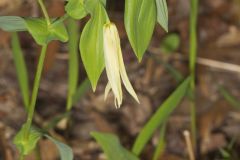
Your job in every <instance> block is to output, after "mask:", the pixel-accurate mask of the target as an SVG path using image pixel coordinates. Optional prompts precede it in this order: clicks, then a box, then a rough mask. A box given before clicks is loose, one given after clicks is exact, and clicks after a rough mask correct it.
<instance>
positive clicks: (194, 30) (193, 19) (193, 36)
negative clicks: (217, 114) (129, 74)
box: [189, 0, 198, 147]
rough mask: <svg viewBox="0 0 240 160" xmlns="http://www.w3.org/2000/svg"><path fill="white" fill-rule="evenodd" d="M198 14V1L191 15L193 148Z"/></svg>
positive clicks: (193, 0)
mask: <svg viewBox="0 0 240 160" xmlns="http://www.w3.org/2000/svg"><path fill="white" fill-rule="evenodd" d="M197 13H198V0H191V13H190V44H189V45H190V50H189V52H190V54H189V59H190V61H189V69H190V74H191V83H190V91H191V93H192V97H191V98H192V102H191V131H192V142H193V146H194V147H195V146H196V137H197V136H196V128H197V127H196V104H195V71H196V58H197Z"/></svg>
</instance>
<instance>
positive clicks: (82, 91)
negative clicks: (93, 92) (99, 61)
mask: <svg viewBox="0 0 240 160" xmlns="http://www.w3.org/2000/svg"><path fill="white" fill-rule="evenodd" d="M90 88H91V83H90V81H89V80H88V79H85V80H84V81H83V82H82V83H81V84H80V86H79V87H78V88H77V90H76V92H75V94H74V95H73V104H76V103H77V102H78V101H79V100H80V99H81V98H82V96H83V95H84V94H85V93H86V92H87V91H88V90H89V89H90Z"/></svg>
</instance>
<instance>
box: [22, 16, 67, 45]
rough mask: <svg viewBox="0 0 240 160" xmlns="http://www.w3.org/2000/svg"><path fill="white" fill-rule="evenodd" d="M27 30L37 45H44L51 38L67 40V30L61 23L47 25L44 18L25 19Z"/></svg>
mask: <svg viewBox="0 0 240 160" xmlns="http://www.w3.org/2000/svg"><path fill="white" fill-rule="evenodd" d="M25 22H26V26H27V28H28V31H29V32H30V33H31V35H32V36H33V38H34V39H35V41H36V42H37V43H38V44H39V45H45V44H46V43H48V42H50V41H52V40H60V41H61V42H66V41H67V40H68V34H67V30H66V28H65V26H64V24H63V23H58V24H57V25H54V24H51V25H48V24H47V22H46V20H45V19H36V18H27V19H25Z"/></svg>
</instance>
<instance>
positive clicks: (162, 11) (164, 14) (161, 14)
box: [156, 0, 168, 32]
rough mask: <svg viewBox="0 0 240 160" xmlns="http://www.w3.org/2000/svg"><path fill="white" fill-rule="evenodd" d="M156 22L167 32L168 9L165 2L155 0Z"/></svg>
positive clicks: (164, 0)
mask: <svg viewBox="0 0 240 160" xmlns="http://www.w3.org/2000/svg"><path fill="white" fill-rule="evenodd" d="M156 4H157V21H158V23H159V24H160V25H161V26H162V27H163V29H164V30H165V31H166V32H168V8H167V2H166V0H156Z"/></svg>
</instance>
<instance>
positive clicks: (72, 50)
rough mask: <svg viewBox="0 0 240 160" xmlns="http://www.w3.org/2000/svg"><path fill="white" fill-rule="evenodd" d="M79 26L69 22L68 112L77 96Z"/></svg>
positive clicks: (71, 20) (70, 20)
mask: <svg viewBox="0 0 240 160" xmlns="http://www.w3.org/2000/svg"><path fill="white" fill-rule="evenodd" d="M78 29H79V28H78V25H77V23H76V21H75V20H73V19H71V18H70V19H69V20H68V32H69V43H68V48H69V67H68V102H67V110H70V109H71V107H72V97H73V95H74V94H75V91H76V88H77V83H78V72H79V69H78V68H79V64H78V59H79V57H78V56H79V55H78V40H79V31H78Z"/></svg>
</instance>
